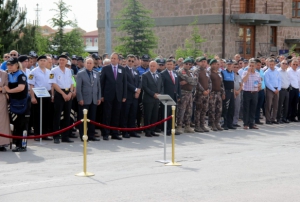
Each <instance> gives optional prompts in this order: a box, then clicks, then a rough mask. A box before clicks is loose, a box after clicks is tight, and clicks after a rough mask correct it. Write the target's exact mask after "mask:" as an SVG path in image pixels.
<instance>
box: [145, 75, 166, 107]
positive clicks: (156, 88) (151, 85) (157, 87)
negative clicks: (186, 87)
mask: <svg viewBox="0 0 300 202" xmlns="http://www.w3.org/2000/svg"><path fill="white" fill-rule="evenodd" d="M156 78H157V82H155V81H154V78H153V76H152V73H151V72H150V71H148V72H146V73H144V74H143V75H142V89H143V102H145V103H151V102H159V100H158V99H155V98H154V94H155V93H158V94H163V93H164V84H163V81H162V78H161V75H160V74H156Z"/></svg>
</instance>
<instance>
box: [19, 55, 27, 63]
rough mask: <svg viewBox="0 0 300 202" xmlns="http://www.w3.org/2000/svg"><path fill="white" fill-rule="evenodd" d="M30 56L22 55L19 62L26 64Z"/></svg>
mask: <svg viewBox="0 0 300 202" xmlns="http://www.w3.org/2000/svg"><path fill="white" fill-rule="evenodd" d="M28 59H29V58H28V56H27V55H20V57H18V60H19V62H24V61H25V60H28Z"/></svg>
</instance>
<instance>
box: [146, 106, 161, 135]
mask: <svg viewBox="0 0 300 202" xmlns="http://www.w3.org/2000/svg"><path fill="white" fill-rule="evenodd" d="M143 105H144V125H145V126H147V125H150V124H153V123H155V122H157V116H158V105H159V102H158V101H155V102H150V103H145V102H144V103H143ZM154 129H155V127H152V128H148V129H146V130H145V131H146V133H154Z"/></svg>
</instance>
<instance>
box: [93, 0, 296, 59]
mask: <svg viewBox="0 0 300 202" xmlns="http://www.w3.org/2000/svg"><path fill="white" fill-rule="evenodd" d="M123 2H124V0H114V1H110V8H111V18H112V29H111V38H112V47H114V46H116V45H117V41H116V37H118V36H120V35H121V34H122V33H119V32H118V31H117V30H116V26H114V23H113V21H114V19H115V18H116V15H117V14H118V12H119V11H120V10H121V9H122V8H123V7H124V6H125V5H124V4H123ZM140 2H141V3H142V4H143V5H144V7H145V8H146V9H149V10H152V14H151V17H152V18H153V19H154V20H155V27H154V28H153V30H154V32H155V34H156V36H157V37H158V40H159V41H158V48H157V49H156V50H155V53H156V54H161V55H163V56H168V55H170V54H175V50H176V49H177V48H178V47H183V46H184V42H185V39H186V38H189V37H190V36H191V32H192V30H193V27H192V26H191V25H190V24H191V23H192V22H193V21H194V20H195V19H197V21H198V23H197V25H195V26H198V28H199V34H200V35H201V36H202V37H203V38H204V39H206V41H205V42H204V43H203V44H202V47H201V48H202V50H203V51H204V52H206V53H210V54H217V55H219V56H223V57H224V58H231V57H233V55H234V54H235V53H240V54H241V55H242V56H243V57H245V58H250V57H255V56H257V55H269V54H279V51H281V50H286V49H289V47H290V46H292V45H293V44H298V43H299V44H300V0H285V1H284V0H272V1H268V2H266V1H265V0H151V1H149V0H140ZM223 5H225V7H223ZM297 8H299V10H298V9H297ZM223 11H225V13H223ZM104 14H105V0H98V21H97V25H98V31H99V32H98V33H99V40H98V43H99V45H98V47H99V53H100V54H102V53H104V52H105V23H104V22H105V15H104ZM223 17H224V21H223ZM223 23H224V25H225V26H223ZM223 27H225V30H223ZM224 33H225V34H224ZM223 34H224V36H223ZM223 45H224V47H225V49H223ZM297 48H298V47H297ZM297 50H298V49H297ZM299 50H300V46H299ZM223 51H224V52H223Z"/></svg>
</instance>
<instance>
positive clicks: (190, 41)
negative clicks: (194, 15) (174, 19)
mask: <svg viewBox="0 0 300 202" xmlns="http://www.w3.org/2000/svg"><path fill="white" fill-rule="evenodd" d="M196 25H197V20H195V21H194V22H193V23H191V24H190V26H193V31H192V34H191V37H190V38H187V39H186V40H185V43H184V48H181V47H180V48H178V49H177V50H176V58H177V59H178V58H181V57H182V58H186V57H189V56H191V57H193V58H197V57H199V56H202V55H203V52H202V51H201V44H202V43H203V42H205V41H206V40H205V39H203V38H202V37H201V35H200V34H199V28H198V27H197V26H196Z"/></svg>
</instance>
